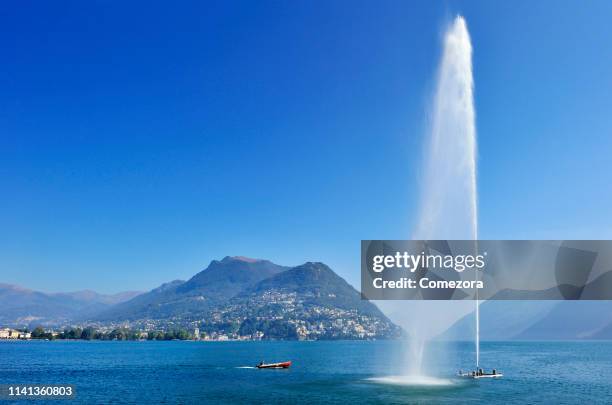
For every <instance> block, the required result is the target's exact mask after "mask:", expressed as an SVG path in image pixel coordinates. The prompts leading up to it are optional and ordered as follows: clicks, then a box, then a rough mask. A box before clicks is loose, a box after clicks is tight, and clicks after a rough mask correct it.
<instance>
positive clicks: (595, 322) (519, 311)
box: [440, 301, 612, 340]
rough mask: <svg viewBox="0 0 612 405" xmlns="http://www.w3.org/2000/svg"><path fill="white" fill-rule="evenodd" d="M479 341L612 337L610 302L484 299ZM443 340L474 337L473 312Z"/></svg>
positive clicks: (449, 331)
mask: <svg viewBox="0 0 612 405" xmlns="http://www.w3.org/2000/svg"><path fill="white" fill-rule="evenodd" d="M480 331H481V339H482V340H513V339H516V340H567V339H609V338H610V337H612V302H611V301H486V302H483V303H482V304H481V306H480ZM440 338H441V339H444V340H473V339H474V315H473V314H469V315H466V316H465V317H463V318H462V319H460V320H459V321H457V322H456V323H455V324H454V325H452V326H451V327H450V328H449V329H448V330H447V331H446V332H445V333H444V334H443V335H442V336H441V337H440Z"/></svg>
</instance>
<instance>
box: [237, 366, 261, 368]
mask: <svg viewBox="0 0 612 405" xmlns="http://www.w3.org/2000/svg"><path fill="white" fill-rule="evenodd" d="M236 368H257V367H253V366H239V367H236Z"/></svg>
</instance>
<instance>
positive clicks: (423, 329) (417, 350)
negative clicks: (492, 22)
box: [403, 16, 478, 378]
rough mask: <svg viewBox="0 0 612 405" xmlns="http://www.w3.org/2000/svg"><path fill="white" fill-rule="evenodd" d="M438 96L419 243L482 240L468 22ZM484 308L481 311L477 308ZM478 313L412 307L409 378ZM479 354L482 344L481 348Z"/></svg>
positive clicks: (449, 38)
mask: <svg viewBox="0 0 612 405" xmlns="http://www.w3.org/2000/svg"><path fill="white" fill-rule="evenodd" d="M437 75H438V76H437V82H436V88H435V92H434V94H433V103H432V111H431V122H430V128H429V132H428V134H427V135H428V138H427V139H426V148H425V152H424V159H423V165H424V167H423V172H422V176H421V182H422V184H421V186H422V188H421V192H420V195H421V199H420V211H419V215H418V220H417V222H416V227H415V230H414V232H413V234H412V238H413V239H477V238H478V206H477V190H476V125H475V110H474V82H473V76H472V44H471V41H470V35H469V33H468V29H467V25H466V22H465V19H464V18H463V17H462V16H457V17H456V18H455V19H454V20H453V21H452V22H451V23H450V25H449V26H448V28H447V30H446V32H445V34H444V40H443V50H442V57H441V61H440V66H439V70H438V72H437ZM476 308H478V306H476ZM473 309H474V304H473V303H472V302H467V301H466V302H449V301H440V302H434V301H419V302H412V303H411V307H410V311H406V313H409V314H410V317H409V321H407V322H405V323H404V324H403V326H405V327H406V329H407V330H409V331H410V334H411V338H410V340H409V341H408V344H409V347H408V350H407V353H408V354H409V357H408V359H407V366H406V369H405V370H404V372H405V373H407V374H409V375H412V376H417V377H418V376H420V378H422V377H423V375H424V374H427V373H426V372H425V370H422V368H421V365H422V364H423V362H424V359H423V356H424V355H426V354H425V353H426V350H425V349H426V344H427V342H428V340H430V339H431V338H432V337H433V336H434V335H437V334H439V333H441V332H443V331H444V330H445V329H446V328H447V327H449V326H450V325H451V324H452V323H453V322H454V321H456V320H457V319H459V318H460V317H461V316H463V315H465V314H467V313H469V312H471V311H472V310H473ZM476 346H477V349H476V350H477V351H478V342H477V343H476Z"/></svg>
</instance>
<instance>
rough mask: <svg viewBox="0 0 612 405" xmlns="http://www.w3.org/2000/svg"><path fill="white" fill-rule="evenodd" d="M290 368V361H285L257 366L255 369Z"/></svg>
mask: <svg viewBox="0 0 612 405" xmlns="http://www.w3.org/2000/svg"><path fill="white" fill-rule="evenodd" d="M289 367H291V362H290V361H285V362H282V363H270V364H258V365H257V368H289Z"/></svg>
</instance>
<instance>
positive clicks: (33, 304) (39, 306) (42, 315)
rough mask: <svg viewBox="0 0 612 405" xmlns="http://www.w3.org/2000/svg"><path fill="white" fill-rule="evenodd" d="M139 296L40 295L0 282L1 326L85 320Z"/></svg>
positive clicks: (87, 292)
mask: <svg viewBox="0 0 612 405" xmlns="http://www.w3.org/2000/svg"><path fill="white" fill-rule="evenodd" d="M139 294H141V293H140V292H139V291H126V292H121V293H118V294H112V295H105V294H98V293H96V292H94V291H91V290H84V291H76V292H67V293H43V292H40V291H33V290H29V289H27V288H22V287H19V286H15V285H11V284H2V283H0V308H2V311H0V325H12V326H27V325H30V324H33V323H36V324H41V325H58V324H64V323H67V322H71V321H73V320H75V319H78V318H86V317H89V316H93V315H94V314H97V313H99V312H101V311H104V310H106V309H108V308H110V307H112V306H113V305H116V304H118V303H121V302H124V301H128V300H130V299H132V298H134V297H135V296H137V295H139Z"/></svg>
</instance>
